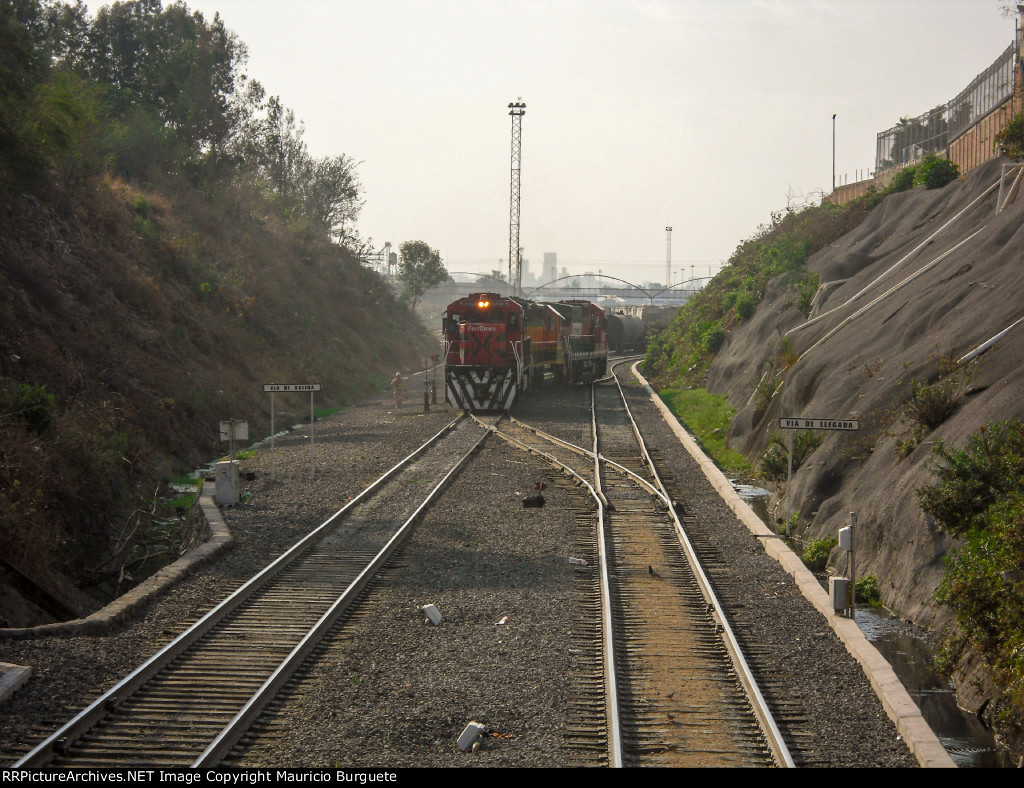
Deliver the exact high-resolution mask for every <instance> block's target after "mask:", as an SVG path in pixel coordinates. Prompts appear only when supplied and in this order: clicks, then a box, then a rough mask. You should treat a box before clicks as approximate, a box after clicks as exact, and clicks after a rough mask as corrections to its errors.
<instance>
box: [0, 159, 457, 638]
mask: <svg viewBox="0 0 1024 788" xmlns="http://www.w3.org/2000/svg"><path fill="white" fill-rule="evenodd" d="M435 333H436V332H431V331H430V330H429V329H428V328H427V327H425V326H424V325H423V324H422V323H421V322H420V321H419V320H418V319H417V318H416V317H415V315H413V314H412V313H410V311H409V310H408V309H407V308H406V307H405V306H403V305H401V304H399V303H398V302H397V300H396V298H395V297H394V295H393V294H392V292H391V290H390V288H389V287H388V285H387V284H386V283H385V282H384V281H383V280H382V279H381V277H379V276H378V275H377V274H375V273H373V272H372V271H369V270H368V269H366V268H365V267H363V266H361V265H360V264H359V262H358V260H357V259H356V258H355V255H354V254H353V253H352V252H350V251H348V250H346V249H342V248H341V247H338V246H336V245H334V244H331V243H328V242H327V240H326V239H324V238H320V237H317V236H316V235H314V234H312V233H310V232H309V231H308V229H307V228H304V227H303V226H302V225H300V224H297V223H295V222H289V221H287V220H286V219H284V218H282V215H281V212H280V211H276V210H275V209H274V206H273V204H272V203H271V202H269V201H268V200H267V199H266V198H264V197H262V196H260V195H259V194H257V193H254V192H245V191H244V190H242V189H238V190H234V191H231V190H229V189H225V190H224V191H223V193H220V194H217V195H210V194H204V193H201V192H199V191H198V190H196V189H194V188H191V187H189V186H188V185H186V184H182V183H176V182H174V181H173V180H171V179H168V181H167V182H166V183H164V184H162V185H161V186H160V187H153V186H141V185H136V184H126V183H123V182H120V181H117V180H109V181H106V182H104V183H100V184H96V185H88V184H87V185H83V186H82V187H81V188H78V189H76V190H74V191H66V192H59V191H57V190H56V189H54V191H53V193H50V194H47V195H46V197H45V198H41V197H33V196H29V195H18V196H15V197H10V196H8V195H0V626H4V625H5V624H4V621H8V622H10V625H19V626H23V625H28V624H31V623H38V622H34V621H31V620H24V619H23V618H22V617H18V616H14V615H13V614H11V612H10V609H9V607H8V606H5V604H4V601H3V600H4V599H5V598H6V597H5V592H6V590H7V588H9V586H8V585H7V584H6V583H5V578H9V577H10V576H12V574H11V573H13V576H17V577H20V578H21V580H20V581H19V582H22V584H25V583H32V582H35V583H37V584H39V585H41V586H44V588H43V589H42V590H44V591H46V592H47V593H48V594H49V595H51V596H52V597H55V598H56V604H55V605H51V607H53V608H55V609H53V610H51V611H50V613H51V617H57V618H60V617H66V616H67V615H69V614H75V615H82V614H86V613H88V612H91V611H90V610H89V609H88V608H89V607H92V608H93V609H95V607H98V606H100V604H102V603H104V602H105V601H108V600H109V598H110V597H111V595H115V594H116V593H117V592H118V590H120V591H123V590H125V588H124V582H125V581H124V573H125V572H127V573H130V574H131V575H132V576H138V575H140V574H141V573H144V572H151V571H153V570H154V569H155V568H156V567H155V566H145V565H143V564H142V561H143V560H145V558H144V557H145V555H146V553H147V552H152V551H154V550H157V549H158V548H157V547H155V546H133V545H132V544H131V543H126V542H125V541H124V538H123V537H124V534H122V533H119V530H120V529H122V527H123V528H125V529H126V530H125V533H128V531H127V528H128V526H125V525H123V524H124V523H130V522H132V521H131V516H132V512H133V510H135V511H138V509H139V507H141V508H145V509H147V510H148V508H149V506H150V501H152V499H153V498H154V496H155V494H156V491H157V490H158V489H159V491H160V493H163V492H165V491H166V488H164V487H161V481H166V480H167V478H168V477H170V476H172V475H173V474H180V473H182V472H184V471H189V470H191V469H192V468H195V467H196V466H197V465H198V464H201V463H205V462H208V461H210V460H212V459H215V458H217V457H218V456H221V455H223V454H226V453H227V445H226V444H223V443H221V442H220V440H219V429H218V428H219V422H220V421H221V420H225V419H231V418H236V419H244V420H247V421H248V422H249V429H250V433H249V434H250V437H251V438H252V439H254V440H255V439H260V438H263V437H265V436H266V435H267V434H268V432H269V427H270V399H269V396H268V395H267V394H265V393H264V392H263V388H262V384H264V383H319V384H321V386H322V390H321V392H320V393H319V394H317V395H316V397H315V404H316V406H317V407H318V408H337V407H341V406H344V405H346V404H349V403H352V402H354V401H357V400H358V399H359V398H361V397H364V396H366V395H367V394H369V393H371V392H375V391H376V392H379V391H381V390H382V389H383V388H384V387H385V386H386V385H387V383H388V382H389V381H390V379H391V377H392V376H393V375H394V372H395V370H396V369H401V370H403V371H404V370H409V369H417V368H420V367H421V365H422V359H423V358H424V356H425V355H429V354H432V353H435V352H437V348H438V345H437V340H436V338H435V336H434V334H435ZM25 387H45V391H46V392H47V393H48V394H49V395H52V396H53V398H54V399H53V408H54V418H53V419H52V423H51V424H50V425H49V426H47V427H46V428H45V429H33V427H32V425H31V424H30V423H28V422H27V421H26V420H25V419H23V418H22V417H21V415H20V414H21V412H22V411H23V410H24V409H22V411H19V410H18V408H17V407H16V406H12V405H11V403H12V402H15V401H16V399H15V398H16V397H17V392H19V391H23V390H24V388H25ZM275 410H276V425H275V426H276V428H277V429H281V428H282V427H285V428H287V427H289V426H291V425H292V424H294V423H296V422H298V421H303V420H308V418H309V396H308V395H305V394H301V395H280V396H278V397H277V398H276V403H275ZM171 497H173V496H171ZM173 515H174V512H173V509H172V510H171V512H170V515H169V516H171V517H173ZM142 519H143V520H145V518H142ZM140 530H143V529H142V528H140ZM133 538H134V539H135V541H136V542H138V541H139V539H140V538H141V537H140V536H134V537H133ZM147 538H148V537H147ZM161 549H162V548H161ZM167 549H169V550H171V551H173V550H174V549H176V548H175V545H173V544H172V545H170V547H169V548H167ZM139 555H141V556H143V558H141V559H140V558H138V556H139ZM173 557H174V556H173V555H172V556H170V558H171V559H173ZM144 576H145V575H144V574H142V576H141V577H138V578H137V579H142V577H144ZM46 578H50V580H49V581H48V580H47V579H46ZM69 578H70V580H68V579H69ZM73 585H78V586H79V589H85V590H87V591H88V593H89V594H90V595H92V597H94V599H92V600H91V601H90V600H89V599H86V600H84V601H83V600H81V599H80V598H79V597H78V595H77V593H75V591H76V590H78V589H74V588H73ZM66 609H69V610H70V613H69V612H68V610H66Z"/></svg>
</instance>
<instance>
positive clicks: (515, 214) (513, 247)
mask: <svg viewBox="0 0 1024 788" xmlns="http://www.w3.org/2000/svg"><path fill="white" fill-rule="evenodd" d="M508 114H509V115H511V116H512V190H511V200H510V205H509V221H508V286H509V289H510V290H511V291H512V293H511V295H520V294H521V293H522V289H523V287H522V286H523V283H522V262H523V258H522V252H521V251H520V249H519V164H520V161H521V159H522V148H523V115H525V114H526V104H524V103H523V100H522V98H520V99H519V100H518V101H515V102H512V103H510V104H509V105H508Z"/></svg>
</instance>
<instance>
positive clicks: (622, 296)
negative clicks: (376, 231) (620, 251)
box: [437, 271, 711, 306]
mask: <svg viewBox="0 0 1024 788" xmlns="http://www.w3.org/2000/svg"><path fill="white" fill-rule="evenodd" d="M451 273H452V276H459V275H464V274H465V275H470V276H477V277H480V279H478V280H477V281H474V282H455V283H454V284H453V283H450V282H449V283H448V284H446V285H441V286H440V287H439V288H437V290H439V291H444V292H446V293H453V294H456V295H460V296H466V295H469V294H470V293H479V292H499V293H501V294H502V295H507V294H508V289H509V288H508V282H504V281H500V280H495V279H493V278H492V277H490V276H487V275H485V274H472V273H470V272H468V271H453V272H451ZM586 277H587V278H588V279H607V280H610V282H609V283H607V284H604V283H603V284H600V285H591V286H588V287H581V286H573V285H571V284H568V283H569V282H572V281H573V280H576V281H578V280H580V279H582V278H583V276H582V275H580V274H575V275H570V276H563V277H559V278H558V279H554V280H552V281H550V282H546V283H544V284H542V285H538V286H537V287H533V288H523V293H522V297H523V298H530V299H534V300H549V299H550V300H561V299H570V298H581V299H586V300H588V301H602V300H605V299H609V300H610V299H617V300H620V301H623V302H626V303H642V304H670V305H674V306H682V305H683V304H685V303H686V302H687V301H689V300H690V297H691V296H692V295H693V294H694V293H695V292H696V291H697V290H699V289H700V288H701V287H703V286H704V284H705V283H707V282H709V281H710V280H711V277H699V278H697V279H690V280H687V281H685V282H679V283H678V284H675V285H672V286H671V287H665V288H662V287H660V286H659V285H655V286H654V287H653V288H643V287H640V286H638V285H634V284H633V283H631V282H627V281H626V280H625V279H619V278H617V277H614V276H609V275H607V274H587V275H586Z"/></svg>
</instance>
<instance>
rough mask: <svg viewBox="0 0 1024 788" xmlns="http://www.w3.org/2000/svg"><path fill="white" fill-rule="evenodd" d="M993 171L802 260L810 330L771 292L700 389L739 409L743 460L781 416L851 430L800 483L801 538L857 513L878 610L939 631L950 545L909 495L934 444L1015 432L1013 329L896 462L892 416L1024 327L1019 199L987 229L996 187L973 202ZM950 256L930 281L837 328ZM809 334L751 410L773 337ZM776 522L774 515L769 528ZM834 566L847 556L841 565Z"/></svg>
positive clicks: (796, 490) (1016, 349)
mask: <svg viewBox="0 0 1024 788" xmlns="http://www.w3.org/2000/svg"><path fill="white" fill-rule="evenodd" d="M999 172H1000V161H999V160H997V161H994V162H990V163H989V164H987V165H985V166H983V167H981V168H979V169H977V170H975V171H973V172H972V173H971V174H970V175H969V176H968V177H967V178H966V179H965V180H963V181H960V182H954V183H952V184H950V185H948V186H946V187H945V188H943V189H939V190H933V191H926V190H924V189H920V188H918V189H914V190H912V191H910V192H906V193H902V194H896V195H892V196H890V197H888V198H886V199H885V200H884V201H883V202H882V203H881V204H880V205H879V206H878V207H877V208H876V209H875V210H874V211H872V213H871V214H870V216H869V217H868V219H867V220H866V221H865V222H864V223H863V224H862V225H861V226H860V227H858V228H857V229H856V230H855V231H853V232H851V233H849V234H848V235H846V236H844V237H843V238H842V239H840V240H839V241H838V242H837V243H835V244H833V245H832V246H830V247H828V248H826V249H824V250H822V251H820V252H819V253H817V254H816V255H814V256H813V257H812V258H811V259H810V261H809V263H808V267H809V268H810V269H811V270H813V271H817V272H818V273H819V274H820V277H821V282H822V285H823V289H822V291H820V293H819V295H821V294H824V295H825V297H824V299H823V300H821V302H820V303H818V304H817V305H816V308H815V310H814V311H813V312H812V314H811V320H814V318H815V317H816V316H820V315H824V317H821V318H820V319H818V320H816V321H815V322H811V321H809V320H805V318H804V317H803V315H801V314H800V313H799V312H798V310H797V309H796V308H795V307H794V306H793V305H792V299H793V298H794V296H793V294H792V293H789V292H785V291H784V290H783V289H782V287H781V285H780V283H779V282H778V281H775V282H772V283H770V285H769V287H768V292H767V295H766V297H765V300H764V301H763V302H762V304H761V305H760V306H759V308H758V310H757V312H756V314H755V315H754V317H753V318H752V319H751V320H749V321H748V322H747V323H746V324H744V325H743V326H741V327H739V328H738V329H737V330H735V331H733V332H732V333H730V335H729V337H728V340H727V342H726V344H725V346H724V347H723V348H722V350H721V352H720V353H719V354H718V357H717V358H716V359H715V362H714V364H713V365H712V368H711V371H710V375H709V379H708V388H709V389H710V390H711V391H714V392H716V393H719V394H724V395H726V396H727V397H728V399H729V401H730V402H731V404H732V405H733V407H735V408H738V409H739V410H740V412H739V413H738V415H737V417H736V418H735V420H734V421H733V424H732V426H731V428H730V434H729V438H730V443H731V445H733V446H734V447H735V448H737V449H740V450H742V451H745V452H748V453H750V452H760V451H762V450H763V449H764V448H765V446H766V445H767V442H768V439H769V437H770V436H771V434H772V432H773V431H775V430H776V429H777V424H778V419H779V418H780V417H783V416H807V417H816V418H831V417H837V418H849V417H856V418H858V419H859V420H860V424H861V429H860V431H859V432H858V433H848V432H847V433H840V432H832V433H828V434H827V437H826V439H825V440H824V442H823V443H822V445H821V446H820V447H819V448H818V450H817V451H816V452H815V453H814V454H813V456H812V457H811V458H810V460H809V461H808V462H807V463H805V465H804V466H803V467H801V468H800V469H799V471H798V472H797V473H796V474H795V477H794V482H793V490H792V510H793V511H794V512H799V513H800V524H799V527H798V530H797V534H798V535H799V536H800V537H801V538H803V539H813V538H818V537H821V536H828V535H831V536H834V535H835V534H836V532H837V530H838V529H839V528H840V527H842V526H843V525H845V524H846V521H847V516H848V512H850V511H856V512H857V514H858V518H859V529H858V531H857V536H856V549H857V566H858V575H861V576H863V575H865V574H873V575H875V576H876V577H877V578H878V580H879V584H880V586H881V592H882V597H883V600H884V602H885V604H886V606H887V607H889V608H890V609H892V610H893V611H895V612H896V613H897V614H899V615H900V616H903V617H905V618H908V619H911V620H914V621H916V622H918V623H921V624H924V625H928V626H931V627H933V628H936V629H938V628H940V627H941V626H942V625H944V624H945V623H947V622H948V621H949V612H948V611H947V610H945V609H944V608H941V607H940V606H938V605H936V603H935V602H934V601H933V599H932V595H933V593H934V591H935V589H936V586H937V584H938V582H939V580H940V578H941V576H942V573H943V564H942V557H943V555H944V554H945V553H946V551H947V550H948V549H949V548H950V546H951V544H952V540H951V539H950V538H949V537H948V536H946V535H945V534H943V533H941V532H939V531H938V530H937V529H936V527H935V526H934V524H933V523H932V522H930V521H929V518H927V517H926V516H925V515H924V514H923V513H922V512H921V510H920V509H919V507H918V505H917V503H916V500H915V496H914V491H915V490H916V489H917V488H919V487H921V486H923V485H925V484H928V483H930V482H932V481H933V477H932V474H931V473H930V471H929V462H930V460H931V449H932V442H933V441H935V440H942V441H944V442H947V443H949V444H951V445H953V446H956V447H958V448H959V447H962V446H963V445H964V444H965V443H966V441H967V438H968V436H969V435H971V434H972V433H973V432H974V431H976V430H977V429H978V428H979V427H980V426H982V425H983V424H985V423H986V422H989V421H993V420H1004V419H1010V418H1015V417H1024V397H1022V396H1021V392H1022V391H1024V388H1022V383H1024V341H1022V340H1024V325H1022V326H1019V327H1018V328H1017V329H1014V332H1013V333H1011V334H1010V335H1008V336H1007V337H1006V338H1005V340H1003V341H1001V342H1000V343H999V344H998V345H997V346H996V347H995V348H993V349H992V350H990V351H988V352H987V353H986V354H985V355H983V356H982V357H981V361H980V363H979V364H978V367H977V370H976V373H975V375H974V377H973V379H972V380H971V381H970V385H971V386H972V387H973V388H972V391H973V393H971V394H969V395H968V396H967V397H966V398H965V400H964V402H963V404H962V405H961V406H960V408H959V409H958V410H957V411H956V413H955V414H954V415H953V416H952V417H950V418H949V419H947V420H946V421H945V422H944V423H943V424H941V425H940V426H939V427H937V428H936V429H935V430H934V431H932V432H929V433H926V434H925V435H924V436H923V439H922V441H921V444H920V445H919V446H917V448H916V449H915V450H913V451H912V452H911V453H910V454H909V455H908V456H906V457H903V456H902V454H901V452H900V451H898V450H897V438H898V437H900V436H901V435H906V432H907V425H906V424H905V422H903V421H901V419H900V408H901V406H902V403H904V402H905V401H906V399H907V397H908V396H909V393H910V385H911V382H912V381H915V380H934V379H935V377H936V376H937V372H938V363H937V357H938V356H940V355H941V354H943V353H945V354H947V355H948V354H950V353H951V355H952V356H953V357H954V358H959V357H960V356H962V355H963V354H964V353H966V352H968V351H969V350H971V349H973V348H974V347H976V346H977V345H979V344H981V343H982V342H984V341H986V340H988V339H989V338H991V337H992V336H994V335H995V334H997V333H998V332H1000V331H1002V330H1003V329H1004V328H1006V327H1007V326H1008V325H1010V324H1011V323H1012V322H1013V321H1015V320H1017V319H1018V318H1019V317H1021V316H1024V277H1022V276H1021V268H1020V266H1021V263H1022V260H1024V227H1022V222H1021V219H1022V216H1024V199H1017V200H1016V202H1015V203H1014V204H1012V205H1011V206H1009V207H1008V208H1007V209H1006V210H1004V211H1003V212H1002V213H1000V214H999V215H998V216H996V215H995V206H996V200H997V194H998V187H996V189H994V190H992V191H990V192H989V193H988V194H987V196H984V197H982V196H981V195H982V194H983V193H984V192H985V191H986V190H987V189H988V188H989V187H990V186H992V185H993V184H995V183H997V182H998V179H999ZM976 198H980V199H976ZM972 202H973V205H971V204H972ZM968 206H971V207H968ZM964 209H966V210H964ZM961 212H963V213H962V215H961V216H960V217H959V218H958V219H956V220H955V221H953V222H952V223H950V224H949V226H948V227H946V228H945V229H944V230H941V232H940V229H941V228H943V226H944V225H946V224H947V223H949V222H950V221H951V220H953V219H954V217H955V216H956V215H957V214H960V213H961ZM971 236H973V237H971ZM968 238H970V240H966V239H968ZM961 242H963V243H962V245H961V246H959V248H957V249H956V250H955V251H952V252H951V253H950V254H949V255H948V256H947V257H946V258H945V259H943V260H942V261H941V262H939V263H938V264H937V265H935V266H934V267H933V268H931V270H929V271H928V272H926V273H924V274H922V275H921V276H920V277H918V278H917V279H915V280H914V281H912V282H910V283H908V284H906V285H905V286H904V287H902V288H901V289H899V290H897V291H896V292H894V293H893V294H891V295H890V296H888V297H887V298H885V299H883V300H881V301H880V302H879V303H878V304H877V305H875V306H873V307H871V308H870V309H868V310H867V311H865V312H864V314H862V315H861V316H859V317H857V318H855V319H853V320H852V321H850V322H849V323H847V324H845V325H844V326H842V327H839V328H838V329H837V327H838V326H839V325H840V323H841V322H842V321H843V320H844V319H845V318H847V317H849V316H850V315H853V314H854V313H855V312H857V311H858V310H860V309H861V308H862V307H864V306H866V305H868V304H869V303H870V302H871V301H873V300H874V299H875V298H876V297H877V296H879V295H880V294H882V293H883V292H885V291H886V290H888V289H890V288H892V287H893V286H894V285H897V284H898V283H900V282H902V281H903V280H904V279H905V278H906V277H907V276H909V275H910V274H911V273H913V272H914V271H917V270H919V269H921V268H922V267H924V266H925V265H926V264H928V263H931V262H933V261H935V260H936V259H937V258H938V257H939V256H940V255H942V254H943V253H944V252H947V251H949V250H951V249H953V248H954V247H956V246H957V245H958V244H961ZM919 247H920V248H919ZM901 261H902V262H901ZM897 263H900V265H899V267H897V268H896V269H895V270H893V271H892V272H891V273H889V274H888V275H887V276H885V277H884V278H883V279H881V281H879V282H877V283H875V284H873V285H872V286H871V287H870V289H869V290H868V291H867V292H866V293H865V294H864V295H862V296H861V297H860V298H858V299H857V300H856V301H851V299H852V298H853V296H854V295H855V294H857V293H859V292H860V291H861V290H862V289H863V288H865V287H867V286H868V285H869V284H871V283H873V282H875V280H876V279H878V278H879V277H881V276H882V275H883V273H885V272H886V271H888V270H889V269H890V268H891V267H893V266H894V265H896V264H897ZM843 280H845V281H843ZM830 283H832V284H830ZM831 310H835V311H831ZM805 322H806V323H807V324H808V325H807V327H806V328H802V329H800V330H797V331H793V332H792V333H791V334H790V341H791V342H792V345H793V348H794V349H795V350H796V351H797V352H798V353H800V354H801V356H800V359H799V361H798V362H797V363H796V364H795V365H794V366H793V367H792V368H791V369H790V371H789V373H788V375H787V376H786V378H785V382H784V384H783V385H782V388H781V389H780V390H779V391H778V392H777V393H776V394H775V396H774V397H773V398H772V401H771V404H770V406H768V408H767V409H766V410H764V411H763V412H760V413H759V412H757V406H756V404H755V403H752V402H749V400H750V399H751V396H752V392H753V390H754V386H755V384H756V383H757V380H758V379H759V378H760V376H761V374H762V373H763V371H764V369H765V368H766V364H767V359H769V358H771V357H772V356H775V355H777V354H778V351H779V349H780V348H781V345H782V337H783V334H784V333H786V332H788V331H791V330H792V329H794V328H797V327H798V326H801V325H802V324H804V323H805ZM834 329H837V330H835V333H834V334H832V335H831V336H830V337H828V338H825V337H826V335H828V334H829V333H830V332H832V331H833V330H834ZM784 511H785V508H784V506H782V507H780V508H779V509H778V514H779V516H784ZM832 559H833V562H835V561H837V560H845V557H844V556H841V555H840V551H838V550H837V551H834V553H833V556H832ZM835 568H837V569H842V568H844V567H843V566H835Z"/></svg>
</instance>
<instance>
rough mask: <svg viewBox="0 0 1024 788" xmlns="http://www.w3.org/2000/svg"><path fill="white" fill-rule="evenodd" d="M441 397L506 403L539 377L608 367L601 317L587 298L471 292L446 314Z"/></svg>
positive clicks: (576, 378)
mask: <svg viewBox="0 0 1024 788" xmlns="http://www.w3.org/2000/svg"><path fill="white" fill-rule="evenodd" d="M442 330H443V332H444V345H445V356H444V380H445V399H446V400H447V402H448V403H449V404H450V405H453V406H455V407H457V408H464V409H467V410H508V409H510V408H511V407H512V406H513V405H514V404H515V403H516V402H517V401H518V399H519V397H520V396H521V395H522V394H523V393H525V392H526V391H529V390H530V389H533V388H539V387H540V386H541V385H543V384H544V382H545V381H555V382H569V383H586V382H589V381H591V380H595V379H596V378H599V377H601V376H603V375H604V373H605V370H606V369H607V366H608V340H607V321H606V318H605V314H604V311H603V310H602V309H600V308H599V307H598V306H596V305H595V304H593V303H591V302H590V301H579V300H572V301H558V302H554V303H546V302H538V301H530V300H527V299H522V298H513V297H502V296H501V295H499V294H498V293H472V294H470V295H469V296H467V297H465V298H460V299H459V300H457V301H453V302H452V303H451V304H449V305H448V308H447V309H446V310H445V313H444V322H443V327H442Z"/></svg>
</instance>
